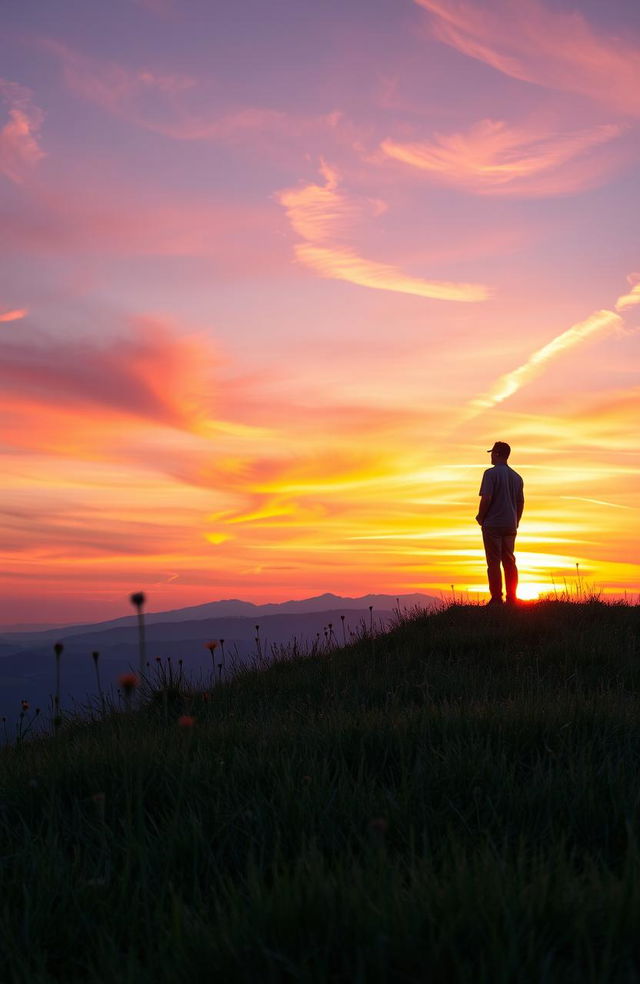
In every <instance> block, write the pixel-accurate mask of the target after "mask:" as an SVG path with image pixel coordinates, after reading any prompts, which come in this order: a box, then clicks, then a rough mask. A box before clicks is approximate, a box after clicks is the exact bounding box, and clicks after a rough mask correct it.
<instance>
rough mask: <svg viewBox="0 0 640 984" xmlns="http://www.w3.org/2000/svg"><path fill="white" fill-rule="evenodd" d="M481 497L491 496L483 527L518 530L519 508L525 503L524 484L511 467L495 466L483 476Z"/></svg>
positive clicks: (488, 469)
mask: <svg viewBox="0 0 640 984" xmlns="http://www.w3.org/2000/svg"><path fill="white" fill-rule="evenodd" d="M479 495H490V496H491V503H490V505H489V508H488V510H487V512H486V515H485V517H484V519H483V521H482V525H483V526H504V527H509V528H510V529H512V530H514V531H515V530H516V529H517V528H518V506H519V505H520V504H521V503H522V502H524V482H523V481H522V478H521V477H520V475H518V473H517V472H516V471H514V470H513V468H509V465H503V464H500V465H493V467H492V468H487V470H486V472H485V473H484V475H483V476H482V484H481V486H480V492H479Z"/></svg>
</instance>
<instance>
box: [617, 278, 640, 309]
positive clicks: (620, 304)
mask: <svg viewBox="0 0 640 984" xmlns="http://www.w3.org/2000/svg"><path fill="white" fill-rule="evenodd" d="M636 304H640V283H637V284H633V285H632V287H631V290H630V291H628V292H627V293H626V294H622V296H621V297H619V298H618V300H617V301H616V305H615V307H616V311H626V309H627V308H630V307H635V306H636Z"/></svg>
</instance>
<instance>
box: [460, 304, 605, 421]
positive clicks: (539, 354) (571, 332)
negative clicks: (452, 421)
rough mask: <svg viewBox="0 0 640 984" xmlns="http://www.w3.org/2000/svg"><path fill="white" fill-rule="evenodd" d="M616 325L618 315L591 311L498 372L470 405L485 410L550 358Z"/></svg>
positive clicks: (538, 373)
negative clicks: (516, 363) (508, 369)
mask: <svg viewBox="0 0 640 984" xmlns="http://www.w3.org/2000/svg"><path fill="white" fill-rule="evenodd" d="M620 327H622V319H621V318H620V316H619V315H618V314H615V313H614V312H613V311H607V310H602V311H595V312H594V313H593V314H591V315H589V317H588V318H586V320H585V321H581V322H580V323H579V324H577V325H573V327H571V328H569V329H567V331H563V332H562V334H561V335H558V336H557V337H556V338H554V339H552V340H551V341H550V342H548V343H547V344H546V345H543V346H542V348H539V349H537V350H536V351H535V352H534V353H533V354H532V355H530V356H529V358H528V359H527V361H526V362H524V363H523V364H522V365H521V366H518V368H517V369H513V370H512V371H511V372H508V373H505V375H504V376H501V377H500V379H498V381H497V382H496V383H495V385H494V386H492V388H491V389H490V390H489V392H488V393H487V394H485V395H484V396H480V397H477V398H476V399H475V400H474V401H473V403H472V404H471V406H472V407H473V408H475V409H477V410H486V409H488V408H489V407H492V406H495V404H496V403H502V401H503V400H506V399H507V398H508V397H510V396H513V394H514V393H517V391H518V390H519V389H520V388H521V387H522V386H524V385H525V384H526V383H529V382H531V380H532V379H535V377H536V376H539V375H540V374H541V373H542V372H543V371H544V369H545V367H546V365H547V364H548V363H549V362H551V361H552V360H553V359H555V358H557V357H558V356H560V355H564V354H565V353H566V352H568V351H569V350H570V349H573V348H576V347H577V346H578V345H582V344H583V343H584V342H586V341H590V340H593V339H594V338H596V337H597V336H601V335H604V334H606V333H608V332H610V331H613V330H614V329H616V328H620Z"/></svg>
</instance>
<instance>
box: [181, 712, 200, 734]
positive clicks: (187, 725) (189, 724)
mask: <svg viewBox="0 0 640 984" xmlns="http://www.w3.org/2000/svg"><path fill="white" fill-rule="evenodd" d="M195 723H196V719H195V718H194V717H191V715H190V714H183V715H182V717H179V718H178V727H179V728H182V730H183V731H189V730H190V729H191V728H193V726H194V724H195Z"/></svg>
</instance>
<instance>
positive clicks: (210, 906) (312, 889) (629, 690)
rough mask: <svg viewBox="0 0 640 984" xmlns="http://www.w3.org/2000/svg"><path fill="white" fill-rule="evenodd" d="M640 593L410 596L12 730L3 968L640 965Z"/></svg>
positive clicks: (91, 973) (596, 970)
mask: <svg viewBox="0 0 640 984" xmlns="http://www.w3.org/2000/svg"><path fill="white" fill-rule="evenodd" d="M639 612H640V609H639V608H638V607H637V606H625V605H605V604H602V603H600V602H596V601H594V602H591V603H589V604H575V603H563V602H545V603H541V604H538V605H535V606H531V607H525V608H522V609H518V610H514V611H498V612H495V611H490V610H486V609H482V608H477V607H472V606H460V605H455V606H452V607H450V608H449V609H447V610H443V611H441V612H438V613H435V614H432V615H428V616H425V615H419V614H418V615H416V614H413V615H412V617H410V618H407V617H405V618H402V617H399V618H398V624H397V625H396V627H395V628H394V629H393V630H392V631H391V632H389V633H387V634H382V635H378V636H377V637H376V639H375V647H372V645H371V639H369V638H368V637H367V638H363V639H361V640H359V641H357V642H356V643H354V644H351V645H347V646H344V647H341V646H338V645H334V646H324V647H322V649H318V648H316V651H315V652H314V653H313V654H307V655H305V654H304V653H300V649H299V648H298V649H297V650H296V654H295V655H294V654H293V652H289V653H287V652H285V651H282V652H281V653H280V658H279V659H278V660H277V661H276V663H275V664H274V665H272V666H271V667H268V668H255V669H248V670H244V671H242V672H239V673H238V674H237V675H236V676H235V677H234V679H233V680H231V681H229V682H226V683H225V682H224V681H223V682H222V683H221V684H218V685H216V686H215V687H210V688H209V689H208V690H207V691H198V690H193V689H191V690H190V689H189V688H188V686H187V685H186V684H184V683H183V681H178V684H179V685H176V677H175V675H174V676H173V677H172V686H173V697H174V698H175V699H174V700H173V701H169V699H168V698H167V699H166V700H165V698H164V697H163V696H162V693H163V691H166V689H167V688H166V683H167V681H166V680H165V684H164V685H160V684H156V687H155V689H154V688H153V687H150V688H149V689H148V690H146V691H144V688H141V696H142V697H143V699H142V700H141V706H140V708H139V709H137V710H135V711H132V712H130V713H125V712H124V711H121V710H120V711H119V710H118V708H117V707H115V706H111V707H110V709H109V713H108V714H107V715H106V717H102V716H99V717H97V719H96V720H93V721H86V720H85V721H83V720H81V719H77V720H75V721H74V720H67V719H65V721H64V722H63V725H62V726H61V727H60V728H59V729H57V733H56V734H55V735H53V736H52V737H50V738H47V739H37V740H34V741H31V742H24V743H21V744H19V745H17V746H15V747H13V748H8V749H5V750H3V752H2V755H1V759H0V762H1V766H2V787H1V791H0V796H1V800H2V813H1V819H0V832H1V836H2V846H1V848H0V856H1V858H2V886H3V891H2V896H1V904H0V912H1V915H0V921H1V922H0V926H1V929H2V936H3V939H4V940H5V948H4V952H3V954H2V955H1V956H0V980H2V981H15V982H25V984H27V982H29V984H49V982H53V981H60V982H65V984H75V982H80V981H93V980H95V981H131V982H134V981H135V982H136V984H138V982H141V984H146V982H152V981H154V982H157V981H167V982H169V981H171V982H181V981H187V980H188V981H190V982H193V981H200V980H203V981H204V980H207V981H208V980H220V981H224V982H228V981H243V982H244V981H246V982H252V984H253V982H281V981H283V982H284V981H291V982H293V981H296V982H297V981H303V982H310V984H315V982H318V984H320V982H329V981H331V982H345V984H346V982H353V981H361V982H366V984H369V982H386V981H400V982H418V981H427V980H428V981H438V982H439V981H443V982H444V981H461V982H466V981H468V982H487V984H488V982H492V984H493V982H496V981H503V982H511V981H523V982H524V981H552V982H556V981H557V982H562V984H564V982H574V981H575V982H577V981H581V982H582V981H587V982H593V984H596V982H598V984H600V982H603V981H612V982H623V981H624V982H629V981H636V980H640V942H639V940H640V937H639V936H638V920H639V919H640V850H639V847H638V836H639V822H640V782H639V779H638V775H639V769H638V766H639V763H640V715H639V713H638V712H639V709H640V708H639V701H638V691H639V689H640V660H639V658H638V657H639V629H640V615H639ZM172 672H173V671H172ZM143 691H144V692H143ZM158 695H160V696H158ZM185 718H188V721H189V723H188V724H186V725H185V723H184V719H185ZM179 719H183V721H182V726H179V724H178V721H179Z"/></svg>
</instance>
